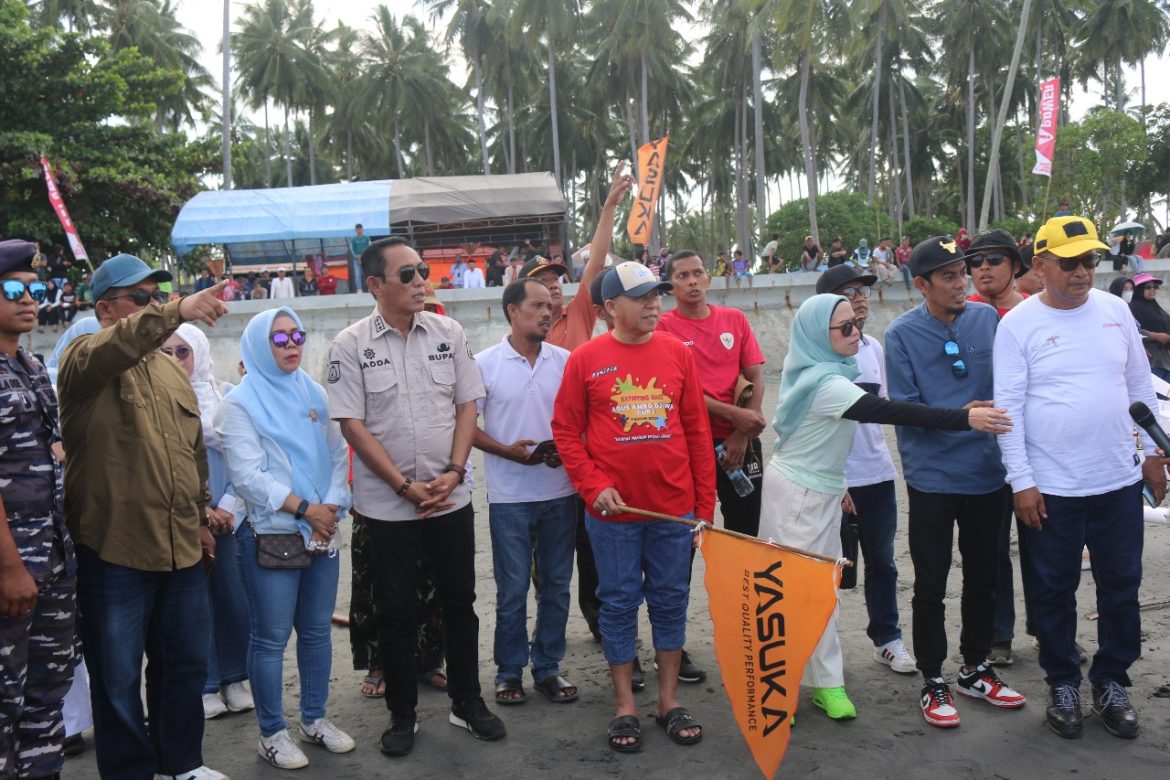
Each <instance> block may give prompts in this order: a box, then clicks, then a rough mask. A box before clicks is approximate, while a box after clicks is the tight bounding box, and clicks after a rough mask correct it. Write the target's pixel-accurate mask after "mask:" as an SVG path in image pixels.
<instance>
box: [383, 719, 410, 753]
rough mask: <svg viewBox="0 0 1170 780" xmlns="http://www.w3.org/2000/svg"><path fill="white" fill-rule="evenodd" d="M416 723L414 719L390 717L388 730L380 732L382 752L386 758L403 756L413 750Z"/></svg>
mask: <svg viewBox="0 0 1170 780" xmlns="http://www.w3.org/2000/svg"><path fill="white" fill-rule="evenodd" d="M417 732H418V721H417V720H415V719H414V718H407V717H401V718H395V717H394V716H391V717H390V728H388V729H386V730H385V731H383V732H382V745H381V748H382V752H383V753H385V754H386V755H388V756H405V755H406V754H407V753H409V752H410V751H411V749H413V748H414V735H415V734H416V733H417Z"/></svg>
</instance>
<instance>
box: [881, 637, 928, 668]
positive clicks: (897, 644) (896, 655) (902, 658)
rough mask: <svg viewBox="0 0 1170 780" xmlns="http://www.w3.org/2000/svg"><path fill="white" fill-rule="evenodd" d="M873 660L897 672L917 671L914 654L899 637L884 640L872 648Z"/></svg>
mask: <svg viewBox="0 0 1170 780" xmlns="http://www.w3.org/2000/svg"><path fill="white" fill-rule="evenodd" d="M873 660H875V661H877V662H878V663H879V664H885V665H886V666H888V667H890V668H891V669H893V670H894V671H895V672H898V673H899V674H914V673H915V672H916V671H918V667H916V666H915V663H916V661H915V660H914V656H912V655H910V651H909V650H907V649H906V645H905V644H903V643H902V640H901V639H895V640H893V641H892V642H886V643H885V644H884V645H882V646H881V647H875V648H874V649H873Z"/></svg>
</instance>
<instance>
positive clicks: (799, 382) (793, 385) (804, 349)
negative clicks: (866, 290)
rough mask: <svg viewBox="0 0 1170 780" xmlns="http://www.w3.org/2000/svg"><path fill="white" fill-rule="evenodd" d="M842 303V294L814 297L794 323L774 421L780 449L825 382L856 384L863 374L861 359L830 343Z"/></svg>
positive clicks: (801, 420)
mask: <svg viewBox="0 0 1170 780" xmlns="http://www.w3.org/2000/svg"><path fill="white" fill-rule="evenodd" d="M842 301H844V302H845V303H846V305H848V303H849V299H848V298H845V297H844V296H841V295H831V294H827V293H826V294H822V295H814V296H813V297H811V298H809V299H808V300H807V301H805V302H804V303H802V304H801V305H800V309H798V310H797V312H796V317H794V318H793V320H792V337H791V339H790V343H789V345H788V355H787V356H785V358H784V372H783V374H782V375H781V377H780V405H779V406H777V407H776V419H775V420H773V421H772V428H773V429H774V430H775V431H776V433H777V434H779V436H780V438H779V439H777V441H776V446H777V447H779V446H780V443H781V442H783V441H784V439H785V438H786V437H788V436H791V435H792V432H793V431H795V430H796V428H797V426H799V425H800V424H801V423H802V422H803V421H804V418H805V415H807V414H808V409H809V407H810V406H812V402H813V398H815V397H816V394H817V390H818V389H819V388H820V386H821V383H823V382H824V381H826V380H827V379H829V378H830V377H834V376H843V377H845V378H846V379H848V380H849V381H853V380H854V379H856V378H857V377H858V375H860V374H861V370H860V369H859V368H858V367H857V358H855V357H845V356H844V355H839V354H837V352H836V351H835V350H834V349H833V347H832V346H831V345H830V342H829V323H830V322H831V321H832V319H833V311H834V310H835V309H836V308H837V305H838V304H839V303H841V302H842Z"/></svg>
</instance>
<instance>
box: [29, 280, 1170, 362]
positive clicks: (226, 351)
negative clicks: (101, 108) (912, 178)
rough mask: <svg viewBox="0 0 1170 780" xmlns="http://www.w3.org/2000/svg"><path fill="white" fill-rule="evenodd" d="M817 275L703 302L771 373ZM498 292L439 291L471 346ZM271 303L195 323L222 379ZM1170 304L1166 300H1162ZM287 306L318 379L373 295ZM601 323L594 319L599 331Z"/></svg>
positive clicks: (495, 329) (39, 343) (496, 325)
mask: <svg viewBox="0 0 1170 780" xmlns="http://www.w3.org/2000/svg"><path fill="white" fill-rule="evenodd" d="M1146 268H1147V270H1149V271H1150V272H1152V273H1154V274H1157V275H1159V276H1162V277H1164V278H1166V277H1170V260H1154V261H1147V262H1146ZM817 276H818V275H817V274H806V273H794V274H779V275H775V276H772V275H765V276H757V277H756V278H755V280H754V284H753V287H752V289H748V288H747V287H746V286H745V287H744V288H742V289H738V290H737V289H736V288H735V285H734V282H732V283H731V289H727V283H728V282H729V280H727V279H714V280H712V283H711V291H710V293H709V295H708V300H709V301H710V302H711V303H714V304H718V305H720V306H730V307H734V308H738V309H742V310H743V311H744V312H745V313H746V314H747V316H748V319H749V320H750V321H751V324H752V327H753V328H754V330H755V332H756V337H757V338H758V339H759V341H760V346H761V347H762V348H763V350H764V355H765V357H766V358H767V361H768V370H769V371H773V372H774V371H778V370H779V369H780V366H781V364H782V363H783V362H784V355H785V354H786V353H787V349H788V336H789V333H790V330H791V327H792V316H793V315H794V314H795V313H796V309H797V308H798V307H799V306H800V304H801V303H802V302H804V300H805V299H807V298H809V297H810V296H812V295H813V294H815V292H816V291H815V284H816V279H817ZM1116 276H1117V274H1116V273H1114V272H1113V271H1104V270H1099V271H1098V273H1097V278H1096V286H1097V287H1099V288H1101V289H1106V288H1107V287H1108V286H1109V283H1110V282H1111V281H1112V280H1113V279H1114V278H1116ZM576 291H577V285H575V284H570V285H566V287H565V297H566V299H569V298H571V297H572V296H573V295H575V294H576ZM500 295H501V290H500V288H498V287H494V288H487V289H482V290H444V291H442V294H441V300H442V302H443V305H444V306H445V307H446V309H447V314H448V315H449V316H451V317H454V318H455V319H456V320H458V321H459V322H460V323H462V325H463V327H464V328H465V329H466V330H467V336H468V340H469V342H470V344H471V349H472V350H473V351H476V352H478V351H479V350H482V349H485V348H487V347H489V346H491V345H492V344H494V343H496V342H497V341H499V340H500V338H501V337H503V335H504V334H505V333H506V332H507V330H508V325H507V322H506V321H505V320H504V314H503V311H502V309H501V307H500ZM919 303H921V297H920V296H918V294H917V293H916V292H915V293H914V294H913V297H911V295H910V294H908V293H907V292H906V289H905V287H904V286H903V284H902V281H901V279H897V280H896V281H895V282H894V284H893V285H892V286H881V287H879V288H878V289H877V290H875V291H874V294H873V296H872V297H871V298H870V316H869V321H868V322H867V324H866V329H865V330H866V333H868V334H872V335H875V336H877V337H879V338H880V337H881V336H882V334H883V333H884V332H885V329H886V327H887V326H888V325H889V324H890V323H891V322H893V320H894V319H895V318H896V317H897V316H898V315H899V314H901V313H902V312H904V311H906V310H908V309H911V308H913V307H914V306H916V305H918V304H919ZM273 305H274V301H236V302H233V303H231V304H229V307H230V309H231V311H230V313H229V314H228V315H226V316H225V317H223V318H221V319H220V320H219V322H218V323H217V324H216V326H215V327H214V328H207V327H206V326H204V325H202V324H200V325H199V327H201V328H203V330H204V332H206V333H207V335H208V337H209V339H210V341H211V355H212V360H213V361H214V362H215V368H216V374H217V375H218V376H219V377H220V378H222V379H225V380H228V381H232V382H235V381H238V374H237V372H236V365H237V363H238V361H239V354H240V349H239V345H240V333H241V332H242V331H243V328H244V326H245V325H246V324H247V322H248V321H249V320H250V319H251V318H252V317H253V316H254V315H255V314H256V313H258V312H260V311H264V310H265V309H268V308H271V307H272V306H273ZM1163 305H1164V306H1166V308H1168V309H1170V302H1164V303H1163ZM673 307H674V299H673V298H672V297H670V296H667V297H665V298H663V308H665V309H670V308H673ZM292 308H293V309H294V310H295V311H296V312H297V314H298V315H299V316H300V317H301V321H302V322H303V323H304V326H305V330H307V331H308V333H309V341H308V343H307V344H306V347H305V359H304V367H305V370H306V371H308V372H309V374H310V375H311V376H313V378H315V379H317V381H319V382H322V383H324V381H325V376H326V364H327V362H328V360H327V358H328V354H329V343H330V342H331V341H332V340H333V337H334V335H336V334H337V333H338V331H340V330H342V329H343V328H345V327H347V326H348V325H351V324H353V323H354V322H356V321H357V320H359V319H361V318H362V317H365V316H367V315H368V314H370V313H371V312H372V311H373V310H374V299H373V297H372V296H370V295H369V294H368V293H359V294H353V295H326V296H318V297H314V298H297V299H295V300H293V301H292ZM604 328H605V326H604V324H602V323H598V326H597V331H596V332H598V333H600V332H602V331H603V330H604ZM31 336H32V338H31V346H32V348H33V350H34V351H37V352H41V353H42V354H44V355H46V356H47V355H48V354H49V353H50V352H52V349H53V343H54V342H55V340H56V337H55V336H54V335H52V334H50V333H45V334H36V333H35V332H34V333H33V334H31Z"/></svg>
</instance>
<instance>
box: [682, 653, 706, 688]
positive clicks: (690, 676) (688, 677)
mask: <svg viewBox="0 0 1170 780" xmlns="http://www.w3.org/2000/svg"><path fill="white" fill-rule="evenodd" d="M678 679H679V682H685V683H701V682H703V680H706V679H707V673H706V672H704V671H703V670H702V669H700V668H699V667H697V666H695V665H694V664H693V663H691V657H690V656H689V655H687V651H686V650H683V651H682V661H681V662H680V663H679V665H678Z"/></svg>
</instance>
